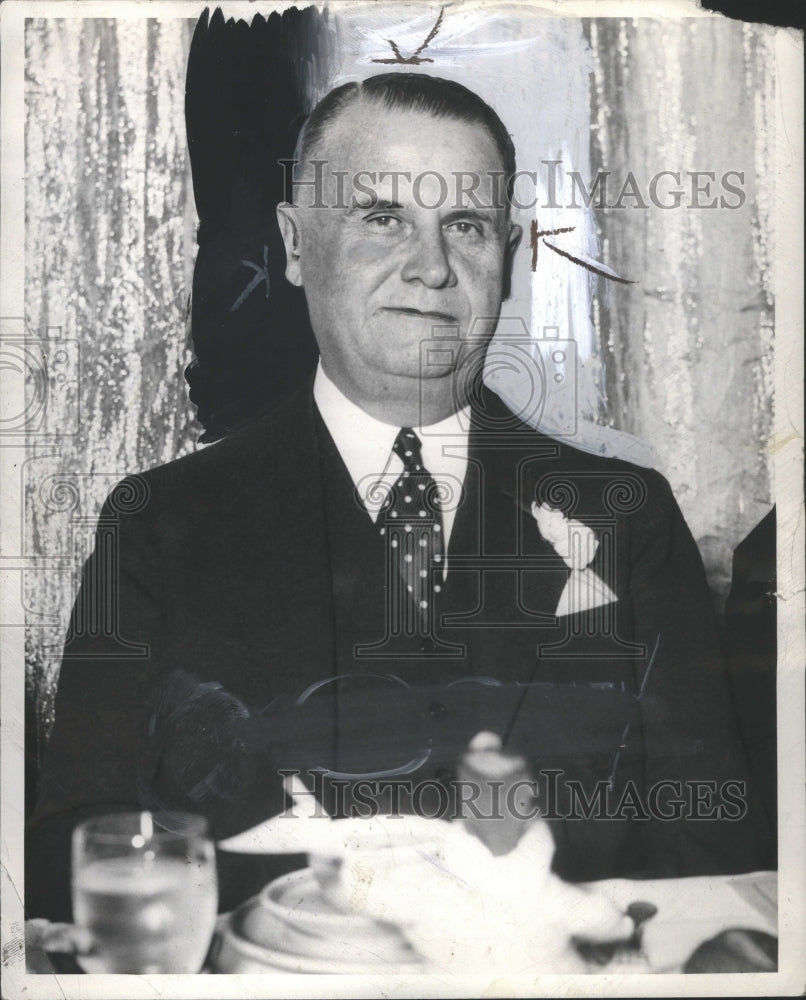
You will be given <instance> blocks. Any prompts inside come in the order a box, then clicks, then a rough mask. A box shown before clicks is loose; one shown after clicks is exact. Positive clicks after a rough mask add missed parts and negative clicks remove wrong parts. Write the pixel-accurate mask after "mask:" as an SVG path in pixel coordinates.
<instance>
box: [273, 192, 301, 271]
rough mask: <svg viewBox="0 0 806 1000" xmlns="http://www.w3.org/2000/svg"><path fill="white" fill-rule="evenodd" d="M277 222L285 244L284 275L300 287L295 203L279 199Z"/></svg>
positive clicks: (297, 220) (298, 227) (298, 234)
mask: <svg viewBox="0 0 806 1000" xmlns="http://www.w3.org/2000/svg"><path fill="white" fill-rule="evenodd" d="M277 223H278V225H279V226H280V235H281V236H282V237H283V244H284V245H285V276H286V278H287V279H288V281H290V282H291V284H292V285H296V286H297V288H302V273H301V270H300V263H299V256H300V226H299V215H298V211H297V208H296V206H295V205H291V204H290V203H289V202H287V201H281V202H280V204H279V205H278V206H277Z"/></svg>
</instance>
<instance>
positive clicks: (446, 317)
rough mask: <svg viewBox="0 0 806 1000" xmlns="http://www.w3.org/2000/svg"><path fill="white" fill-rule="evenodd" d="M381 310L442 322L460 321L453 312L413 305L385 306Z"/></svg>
mask: <svg viewBox="0 0 806 1000" xmlns="http://www.w3.org/2000/svg"><path fill="white" fill-rule="evenodd" d="M381 312H394V313H401V314H402V315H404V316H416V317H418V318H420V319H427V320H436V321H437V322H440V323H458V322H459V321H458V320H457V318H456V317H455V316H453V315H451V313H446V312H439V311H437V310H435V309H413V308H412V307H411V306H383V307H382V309H381Z"/></svg>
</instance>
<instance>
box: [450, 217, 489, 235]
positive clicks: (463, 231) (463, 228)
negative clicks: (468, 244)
mask: <svg viewBox="0 0 806 1000" xmlns="http://www.w3.org/2000/svg"><path fill="white" fill-rule="evenodd" d="M447 228H448V229H450V230H451V231H452V232H454V233H458V234H459V235H460V236H475V235H480V234H481V229H480V228H479V227H478V226H477V225H476V224H475V223H474V222H468V221H467V220H465V219H461V220H460V221H459V222H452V223H451V224H450V225H449V226H448V227H447Z"/></svg>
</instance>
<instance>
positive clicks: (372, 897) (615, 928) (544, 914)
mask: <svg viewBox="0 0 806 1000" xmlns="http://www.w3.org/2000/svg"><path fill="white" fill-rule="evenodd" d="M392 822H395V821H392ZM432 822H434V823H438V822H439V821H432ZM440 826H442V827H444V828H445V829H444V830H443V831H441V832H442V833H443V834H444V839H442V840H441V842H440V843H438V845H436V846H435V844H434V842H433V840H432V842H431V844H430V845H425V844H423V845H419V844H418V842H417V840H416V839H414V840H412V839H410V838H408V837H406V835H405V831H404V830H403V828H402V827H401V829H400V834H401V836H399V837H395V840H394V842H393V843H391V844H390V846H389V847H387V848H385V849H377V848H368V849H364V848H360V847H359V848H354V849H350V850H348V851H347V852H346V854H345V855H344V860H343V863H342V865H341V868H340V870H339V874H338V878H337V879H335V880H334V881H333V882H331V883H330V884H329V885H328V886H327V887H326V892H327V895H328V898H329V899H331V901H332V902H333V903H334V904H335V905H336V906H338V907H339V908H340V909H342V910H346V911H347V912H351V913H362V914H365V915H367V916H371V917H374V918H375V919H377V920H383V921H387V922H390V923H393V924H396V925H397V926H398V927H400V928H401V929H402V930H403V932H404V933H405V935H406V937H407V938H408V940H409V941H410V943H411V944H412V946H413V947H414V948H415V950H416V951H417V952H418V953H419V954H420V955H422V956H423V957H424V958H425V959H427V960H428V961H429V963H430V965H431V967H432V968H433V970H434V971H440V972H450V973H466V972H472V971H484V972H494V973H500V974H510V975H515V974H524V973H526V974H535V973H539V972H553V973H572V972H584V971H585V969H586V966H585V963H584V961H583V960H582V959H581V958H580V956H579V955H578V954H577V952H576V950H575V949H574V947H573V946H572V944H571V936H572V935H573V934H583V935H584V936H585V937H587V938H590V939H592V940H610V939H612V938H627V937H629V935H630V934H631V932H632V929H633V924H632V921H631V920H630V919H629V918H628V917H627V916H626V915H625V914H624V911H623V910H619V909H618V907H617V906H616V905H615V904H614V903H613V902H611V900H610V899H608V898H607V897H606V896H605V895H602V894H600V893H597V892H595V891H591V890H590V889H588V888H585V887H580V886H574V885H570V884H568V883H565V882H563V881H562V880H561V879H559V878H557V877H556V876H555V875H553V874H552V873H551V871H550V870H549V868H550V864H551V858H552V855H553V852H554V842H553V839H552V837H551V833H550V831H549V829H548V827H547V826H546V825H545V824H544V823H541V822H536V823H533V824H530V825H529V828H528V829H527V831H526V832H525V833H524V835H523V837H522V838H521V840H520V842H519V843H518V846H517V847H516V848H515V849H514V850H513V851H511V852H510V853H509V854H505V855H501V856H494V855H493V854H491V853H490V851H489V850H488V848H487V847H486V846H485V845H484V844H483V843H482V842H481V841H480V840H479V839H478V838H477V837H475V836H473V835H472V834H471V833H469V832H468V831H467V830H465V828H464V827H463V826H462V825H461V824H458V823H454V824H445V823H441V824H440ZM314 867H316V865H314Z"/></svg>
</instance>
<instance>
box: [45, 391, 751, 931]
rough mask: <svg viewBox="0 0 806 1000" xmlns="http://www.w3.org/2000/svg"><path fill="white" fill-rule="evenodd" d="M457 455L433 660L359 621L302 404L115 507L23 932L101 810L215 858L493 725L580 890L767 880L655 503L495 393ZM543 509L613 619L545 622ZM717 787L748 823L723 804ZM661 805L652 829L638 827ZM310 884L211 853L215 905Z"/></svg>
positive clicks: (719, 692) (715, 691) (119, 499)
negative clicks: (294, 813) (227, 847)
mask: <svg viewBox="0 0 806 1000" xmlns="http://www.w3.org/2000/svg"><path fill="white" fill-rule="evenodd" d="M468 447H469V451H468V470H467V476H466V481H465V484H464V500H463V502H462V505H461V506H460V507H459V510H458V511H457V516H456V521H455V524H454V529H453V535H452V538H451V544H450V572H449V575H448V583H447V585H446V588H445V591H446V593H445V600H444V602H443V603H442V605H441V608H440V615H439V625H438V629H437V635H436V651H435V648H434V647H433V646H430V647H429V648H428V649H424V648H420V649H414V650H413V652H412V651H411V649H410V650H409V652H410V653H411V655H407V656H405V657H403V658H401V657H400V656H399V655H395V654H399V652H400V650H399V648H397V647H394V646H393V645H390V644H389V642H388V641H387V640H388V635H387V634H386V630H385V628H384V627H383V616H382V615H381V618H379V617H378V616H377V615H375V616H374V617H373V615H372V614H369V613H368V612H367V613H366V614H365V611H366V609H368V608H372V607H373V606H375V607H377V608H382V607H383V601H384V595H385V578H384V576H383V572H382V571H381V572H378V569H377V567H380V568H381V570H382V568H383V557H382V553H381V554H380V555H378V557H377V558H378V559H379V560H380V561H379V562H377V565H376V568H375V569H374V570H373V571H372V572H369V573H365V569H366V567H367V566H368V565H369V563H371V562H372V560H373V559H374V558H376V557H375V556H372V555H371V554H370V549H369V548H367V549H366V552H367V556H366V559H364V558H363V556H362V558H361V559H360V560H358V559H351V551H349V550H348V551H341V550H340V546H341V548H342V549H344V548H345V546H347V542H345V540H344V539H343V538H342V537H341V535H340V533H339V532H338V531H337V530H336V527H337V526H338V525H340V524H342V523H346V521H345V520H343V519H342V514H343V515H344V517H349V516H354V515H355V511H356V507H355V503H354V501H353V498H352V494H351V492H350V486H351V484H350V482H349V477H348V475H347V472H346V469H345V468H344V466H343V463H342V462H341V460H340V458H339V457H338V453H337V452H336V451H335V448H334V446H333V444H332V441H331V440H330V439H329V435H328V434H327V431H326V430H325V429H324V425H323V424H322V422H321V418H319V416H318V412H317V411H316V408H315V405H314V403H313V398H312V392H311V385H310V384H308V385H306V386H304V387H303V388H302V389H300V390H299V391H297V392H296V393H294V394H293V395H292V396H290V397H289V398H288V399H287V400H285V401H284V402H283V403H282V404H280V405H279V406H278V407H277V408H276V409H275V410H274V411H273V412H272V413H271V414H270V415H269V416H267V417H265V418H263V419H261V420H260V421H258V422H256V423H255V424H253V425H251V426H250V427H248V428H246V429H245V430H243V431H240V432H238V433H236V434H234V435H232V436H231V437H230V438H227V439H225V440H224V441H222V442H220V443H218V444H215V445H213V446H211V447H210V448H207V449H205V450H203V451H201V452H198V453H195V454H193V455H190V456H187V457H185V458H182V459H179V460H178V461H175V462H172V463H170V464H168V465H166V466H162V467H160V468H157V469H154V470H151V471H149V472H147V473H144V474H142V475H139V476H134V477H129V478H127V479H126V480H124V481H123V482H122V483H121V484H119V486H118V487H116V489H115V490H113V492H112V494H111V495H110V497H109V498H108V500H107V502H106V504H105V505H104V508H103V511H102V513H101V516H100V519H99V524H98V531H97V537H96V548H95V552H94V554H93V556H92V557H91V558H90V559H89V560H88V562H87V565H86V566H85V569H84V575H83V578H82V585H81V590H80V593H79V596H78V599H77V601H76V606H75V609H74V613H73V618H72V622H71V629H70V633H69V635H68V639H67V642H66V645H65V654H64V660H63V665H62V670H61V674H60V678H59V685H58V691H57V700H56V719H55V725H54V729H53V732H52V736H51V740H50V743H49V746H48V750H47V755H46V761H45V766H44V771H43V776H42V793H41V796H40V801H39V804H38V808H37V810H36V812H35V815H34V817H33V819H32V821H31V823H30V824H29V832H28V837H27V841H28V861H27V868H26V879H27V887H28V888H27V901H28V908H29V915H31V916H38V915H46V916H51V917H54V918H56V917H62V918H63V917H64V916H65V915H66V913H67V912H68V910H69V901H68V895H69V894H68V891H67V882H66V871H67V869H68V867H69V866H68V860H67V853H68V842H69V833H70V830H71V829H72V827H73V825H74V824H75V823H76V822H77V820H79V819H80V818H82V817H84V816H86V815H88V814H90V813H93V812H98V811H109V810H111V809H117V808H143V807H145V808H159V807H167V808H182V809H187V810H190V811H193V812H200V813H203V814H204V815H206V816H207V817H208V819H209V821H210V824H211V828H212V831H213V834H214V835H215V836H216V837H218V838H222V837H225V836H228V835H231V834H234V833H235V832H238V831H240V830H243V829H246V828H248V827H249V826H250V825H253V824H254V823H257V822H258V821H260V820H261V819H263V818H265V817H266V816H268V815H271V814H273V813H276V812H278V811H280V810H282V809H283V807H284V805H285V800H284V796H283V794H282V790H281V784H280V780H279V779H278V777H277V773H276V772H277V770H278V769H279V768H283V767H291V768H295V767H296V768H299V769H300V770H302V771H305V770H306V768H310V769H314V770H317V769H318V770H317V773H322V772H323V771H324V773H325V774H327V773H328V772H330V773H331V775H332V774H335V775H336V777H338V776H339V775H340V774H342V773H346V774H348V775H351V776H352V777H353V778H355V776H356V775H361V774H366V775H376V776H377V775H381V776H383V775H387V774H390V773H398V772H400V773H402V774H403V775H405V776H407V777H409V778H411V779H422V778H436V780H439V781H443V782H448V781H449V779H450V777H451V775H452V773H453V772H452V762H455V759H456V756H457V754H458V753H460V752H461V749H462V747H463V746H464V745H466V742H467V740H468V739H469V738H470V736H472V735H473V734H474V733H475V732H477V731H478V730H480V729H493V730H495V731H498V732H501V733H505V734H506V735H507V737H508V739H509V743H510V745H512V746H514V747H515V748H517V749H519V750H521V751H522V752H523V753H525V754H526V755H527V756H528V757H529V758H530V760H531V761H532V764H533V767H534V768H535V770H536V771H550V772H551V773H553V774H555V773H556V772H562V773H561V776H560V779H559V786H557V784H556V780H557V779H556V778H555V779H552V780H554V781H555V791H556V789H557V787H559V789H560V791H559V792H558V793H557V795H558V797H557V799H556V801H555V802H554V807H555V812H556V814H557V815H563V816H566V815H567V814H568V810H569V809H570V810H571V814H572V815H573V814H574V812H576V814H577V815H576V818H573V819H569V820H567V821H565V820H557V821H554V822H553V831H554V833H555V839H556V841H557V846H558V851H557V858H556V861H555V867H556V868H557V869H558V870H559V871H560V872H561V873H562V874H563V875H565V876H567V877H571V878H586V879H587V878H595V877H605V876H614V875H638V876H641V875H655V876H657V875H680V874H699V873H704V872H711V873H716V872H725V871H742V870H752V869H754V868H756V867H759V852H758V842H759V837H760V836H761V835H762V831H761V829H760V826H759V823H760V822H762V820H761V819H760V818H759V817H758V815H757V810H756V800H755V798H754V793H753V791H752V789H751V788H750V786H749V784H744V785H742V784H741V783H747V782H748V774H747V769H746V763H745V761H744V759H743V756H742V751H741V748H740V744H739V742H738V740H737V738H736V733H735V729H734V722H733V718H732V713H731V711H730V697H729V694H728V690H727V687H726V682H725V673H724V667H723V663H722V656H721V651H720V649H719V642H718V639H717V634H716V631H715V627H714V623H713V618H712V613H711V608H710V598H709V594H708V590H707V586H706V582H705V576H704V572H703V568H702V563H701V560H700V556H699V553H698V551H697V548H696V545H695V543H694V541H693V539H692V537H691V535H690V533H689V531H688V529H687V527H686V525H685V523H684V521H683V518H682V515H681V514H680V511H679V509H678V507H677V504H676V503H675V501H674V499H673V497H672V495H671V491H670V490H669V487H668V485H667V483H666V482H665V480H664V479H663V478H662V477H661V476H660V475H659V474H658V473H656V472H654V471H652V470H646V469H639V468H636V467H633V466H631V465H629V464H627V463H624V462H619V461H615V460H610V459H602V458H598V457H596V456H591V455H588V454H585V453H582V452H579V451H577V450H575V449H573V448H571V447H568V446H566V445H563V444H562V443H558V442H557V441H554V440H551V439H548V438H546V437H544V436H543V435H541V434H539V433H537V432H535V431H534V430H532V429H531V428H529V427H527V426H526V425H524V424H522V423H521V422H520V421H519V420H518V419H517V418H515V417H514V416H513V415H512V414H511V413H510V412H509V410H507V408H506V407H505V406H504V405H503V403H502V402H501V401H500V400H499V399H498V397H496V396H494V395H493V394H492V393H490V392H488V391H487V390H483V391H482V392H481V394H480V396H479V397H478V400H477V405H476V406H475V408H474V413H473V418H472V425H471V428H470V437H469V444H468ZM348 497H349V500H348V499H347V498H348ZM340 498H341V499H340ZM535 499H537V500H538V501H544V502H546V503H548V504H549V505H550V506H552V507H554V508H557V509H562V510H563V511H564V512H565V513H566V515H567V516H569V517H573V518H574V519H577V520H580V521H582V522H583V523H585V524H587V525H589V526H590V527H591V528H592V529H593V530H594V531H595V532H596V534H597V537H598V539H599V547H598V550H597V553H596V557H595V560H594V562H593V563H592V568H593V569H594V571H595V572H597V574H598V575H599V576H600V577H601V578H602V579H604V580H605V581H606V582H607V583H608V585H609V586H610V588H611V590H612V591H613V592H614V593H615V595H616V597H617V601H615V602H613V603H611V604H609V605H607V606H605V607H604V608H599V609H597V610H596V611H595V612H591V611H582V612H580V613H577V614H572V615H566V616H563V617H561V618H558V617H556V616H555V610H556V609H557V606H558V602H559V599H560V596H561V594H562V592H563V589H564V588H565V586H566V583H567V580H568V577H569V570H568V567H567V566H566V564H565V563H564V562H563V560H562V559H561V558H560V557H559V556H558V555H557V553H556V552H555V551H554V549H553V548H552V546H551V545H549V544H548V543H547V542H546V541H545V540H544V539H543V538H542V536H541V535H540V533H539V531H538V530H537V526H536V524H535V520H534V518H533V517H532V514H531V511H530V506H531V502H532V500H535ZM340 503H341V504H344V505H347V506H349V505H352V506H351V508H350V509H351V510H352V515H350V512H349V510H348V509H347V507H345V509H344V510H343V511H340V509H339V504H340ZM362 516H363V518H364V522H363V523H364V525H365V526H369V527H371V525H370V522H369V518H368V517H367V516H366V514H363V515H362ZM355 530H356V531H357V532H358V533H359V534H357V535H355V536H350V543H349V546H347V548H348V549H349V547H350V546H353V545H359V544H361V545H363V544H366V545H367V546H369V545H370V544H371V543H370V542H369V535H367V537H366V538H365V539H364V538H363V536H361V535H360V532H361V530H362V529H361V527H360V519H359V520H357V521H355ZM367 530H368V531H369V528H367ZM371 534H372V537H373V538H375V532H374V531H372V532H371ZM362 539H363V540H362ZM377 551H378V552H379V553H380V550H377ZM351 608H352V609H354V613H351V612H350V610H349V609H351ZM345 609H347V610H345ZM356 623H363V624H361V627H359V625H357V624H356ZM364 626H366V627H364ZM362 630H363V631H362ZM362 636H365V638H366V641H362ZM356 645H359V646H361V647H362V650H363V652H362V654H361V655H353V656H352V657H351V656H350V655H349V651H350V650H353V651H354V649H355V647H356ZM443 647H446V648H447V649H448V650H449V653H448V654H446V655H443V654H445V649H444V648H443ZM345 649H346V650H348V654H347V655H346V656H345V653H344V650H345ZM367 649H368V650H369V653H368V654H367V655H365V654H366V652H367ZM451 649H452V652H450V650H451ZM457 650H458V653H457V652H456V651H457ZM351 661H352V662H351ZM345 675H346V676H345ZM336 677H341V678H342V679H341V680H340V681H335V680H334V678H336ZM322 682H326V683H322ZM568 776H571V777H572V778H573V780H579V781H580V782H581V783H582V784H583V785H584V786H585V788H586V789H587V790H588V792H590V791H591V789H592V788H593V787H594V785H595V783H596V782H599V784H600V785H601V783H602V782H603V781H604V780H610V781H612V782H614V788H615V790H616V792H617V793H618V794H621V793H622V792H623V791H624V789H625V788H627V786H628V785H629V784H630V783H631V782H632V783H634V786H635V787H636V788H637V789H638V790H639V793H640V796H642V799H641V802H639V803H638V807H637V808H633V810H632V811H631V810H630V807H629V803H628V805H627V807H626V809H625V808H622V809H621V810H620V813H619V814H618V815H616V816H615V817H612V818H609V819H608V818H605V817H603V816H602V815H601V814H600V815H594V816H592V817H590V816H589V817H588V820H585V818H584V815H580V812H581V813H583V814H584V812H585V810H584V809H582V807H581V806H580V802H579V798H578V797H577V800H576V802H574V800H573V799H571V800H569V791H568V788H566V784H565V779H566V778H567V777H568ZM692 781H694V782H697V781H698V782H700V785H699V786H698V787H699V791H697V790H696V787H695V791H694V792H693V793H692V791H691V788H690V783H691V782H692ZM703 782H705V783H706V784H705V785H703V784H702V783H703ZM726 782H736V783H738V787H739V789H740V792H739V798H740V799H741V801H742V802H744V803H745V804H746V805H747V809H746V810H744V811H743V810H742V809H737V808H735V807H732V806H731V805H730V803H728V805H727V806H724V803H723V790H724V786H725V783H726ZM659 783H665V784H663V785H662V789H661V791H662V795H661V797H660V798H659V799H657V802H656V803H655V805H656V806H657V809H656V810H655V809H646V808H642V803H643V805H644V806H646V797H647V796H648V795H649V794H650V790H651V789H652V788H653V787H655V788H658V787H659ZM675 783H679V784H675ZM687 783H689V784H687ZM692 794H693V795H694V796H695V798H697V802H698V804H696V805H694V806H692ZM732 794H733V796H734V800H735V798H736V789H735V788H734V789H733V793H732ZM728 795H730V789H729V791H728ZM676 799H682V800H684V802H685V803H686V805H685V806H684V808H683V812H684V813H685V812H686V811H688V813H689V814H690V813H691V811H692V809H693V810H694V812H696V813H697V816H696V817H694V818H691V816H690V815H689V816H688V818H687V817H686V816H685V815H684V816H682V818H680V819H676V820H675V819H659V818H658V817H657V816H655V815H652V813H653V812H656V811H657V812H662V813H663V814H664V815H665V816H672V815H674V814H675V805H674V800H676ZM658 803H662V805H658ZM720 803H722V805H720ZM545 805H546V803H545V802H544V806H545ZM551 805H552V803H551V802H550V803H549V806H551ZM633 805H634V804H633ZM723 806H724V807H723ZM720 808H721V809H722V812H721V814H720V812H719V809H720ZM549 811H551V810H549ZM611 811H612V810H611ZM678 811H679V807H678ZM642 812H646V813H647V815H646V816H644V815H641V813H642ZM737 813H741V815H737ZM301 862H302V859H300V858H292V859H283V862H282V864H281V863H278V862H277V859H274V860H272V859H263V860H260V859H258V860H255V859H238V858H235V857H229V858H228V857H221V858H220V863H221V864H222V866H223V867H222V870H221V876H222V906H231V905H233V904H234V903H235V902H237V901H238V900H239V899H241V898H243V897H244V896H245V895H248V894H249V893H251V892H254V891H256V890H257V889H258V888H260V886H261V885H262V884H263V883H265V881H267V879H268V878H269V877H271V876H272V875H274V874H277V872H278V871H280V870H281V869H282V867H283V865H285V866H299V864H300V863H301Z"/></svg>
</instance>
